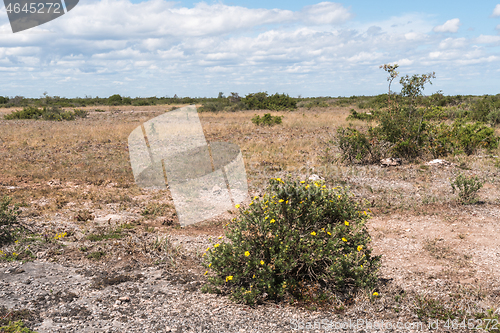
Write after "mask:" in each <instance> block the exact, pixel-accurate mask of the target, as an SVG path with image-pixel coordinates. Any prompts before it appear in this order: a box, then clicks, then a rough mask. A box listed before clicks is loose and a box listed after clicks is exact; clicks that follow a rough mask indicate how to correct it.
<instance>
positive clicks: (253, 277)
mask: <svg viewBox="0 0 500 333" xmlns="http://www.w3.org/2000/svg"><path fill="white" fill-rule="evenodd" d="M252 279H255V274H254V275H253V276H252ZM250 288H251V286H250Z"/></svg>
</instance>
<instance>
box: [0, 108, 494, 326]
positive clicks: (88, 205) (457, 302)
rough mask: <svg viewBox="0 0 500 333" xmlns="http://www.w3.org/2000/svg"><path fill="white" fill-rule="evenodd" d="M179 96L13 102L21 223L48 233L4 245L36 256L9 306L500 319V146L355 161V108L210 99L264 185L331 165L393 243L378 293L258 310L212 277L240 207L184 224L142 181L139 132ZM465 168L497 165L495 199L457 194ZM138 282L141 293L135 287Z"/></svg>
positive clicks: (224, 130) (128, 317)
mask: <svg viewBox="0 0 500 333" xmlns="http://www.w3.org/2000/svg"><path fill="white" fill-rule="evenodd" d="M172 108H175V106H171V105H169V106H164V107H162V106H143V107H136V106H111V107H107V106H106V107H100V109H102V110H104V112H95V111H94V110H95V109H96V108H95V107H87V108H84V109H86V110H88V111H89V115H88V117H87V118H83V119H77V120H75V121H66V122H49V121H42V120H37V121H35V120H3V114H6V113H9V112H11V111H12V109H0V198H1V197H3V196H4V195H8V196H10V197H11V198H12V199H13V202H15V203H18V204H20V205H21V209H22V213H21V222H22V223H23V225H25V226H26V227H27V228H28V229H30V230H31V231H32V232H33V233H34V236H32V237H25V236H21V235H19V242H17V243H13V244H10V245H6V246H5V247H4V248H2V251H3V252H4V253H13V252H16V253H17V254H18V256H17V259H24V260H34V261H35V262H34V263H30V264H24V266H26V267H27V268H26V269H25V270H24V272H20V273H19V274H16V275H13V273H12V272H13V267H17V268H19V267H22V266H21V265H20V264H19V262H20V261H19V260H17V261H16V260H10V259H9V260H8V259H5V258H3V259H0V260H1V261H0V264H2V265H3V267H2V268H1V270H0V277H1V278H2V285H0V295H1V297H0V307H1V306H2V305H4V306H7V307H9V308H12V307H14V308H16V309H24V308H26V309H29V310H31V311H32V317H30V318H26V319H25V322H27V323H29V324H30V325H34V324H37V325H38V324H40V323H42V324H41V326H40V325H38V326H34V327H35V328H36V329H37V330H38V331H39V332H56V331H57V332H94V331H96V332H100V331H102V332H107V331H110V332H111V331H119V332H122V331H123V332H136V331H137V332H138V331H142V332H169V329H170V331H172V332H181V331H183V332H184V331H189V332H198V330H197V329H199V327H201V326H199V325H201V324H202V323H204V320H208V319H207V318H210V317H213V318H219V319H220V322H219V321H217V320H218V319H212V320H211V321H210V324H209V325H208V326H207V328H206V330H203V332H216V331H219V332H221V331H223V332H235V331H240V330H243V331H245V332H250V331H251V329H254V330H255V331H259V332H273V331H276V332H289V331H293V326H292V325H291V323H290V320H292V318H296V319H298V320H299V321H304V322H307V321H312V320H319V319H323V318H326V319H328V320H337V321H343V320H349V319H352V320H357V319H364V320H372V321H374V320H384V321H390V322H397V321H401V322H403V323H405V322H416V321H419V322H420V321H421V322H423V323H425V325H424V329H423V330H414V331H415V332H417V331H428V329H427V328H426V327H428V325H429V323H432V321H433V320H436V319H439V320H441V322H440V323H439V329H438V330H431V331H433V332H436V331H438V332H440V331H443V332H444V331H450V332H451V331H453V332H457V331H467V329H464V328H463V327H459V328H458V329H456V328H455V329H453V328H451V327H450V329H448V330H447V329H446V328H445V327H444V325H445V322H446V320H447V319H449V318H451V319H457V320H458V319H459V320H460V321H462V319H464V318H465V319H467V320H468V319H473V320H475V323H476V324H477V323H479V320H480V319H482V318H488V319H492V318H493V319H494V318H497V319H496V320H498V316H499V315H500V159H499V157H498V156H499V155H500V151H499V150H497V151H495V152H493V154H487V153H480V154H479V155H472V156H465V155H458V156H450V157H449V158H447V159H446V160H447V161H449V162H451V163H453V165H452V166H428V165H426V164H425V162H426V161H421V162H420V163H413V164H408V163H406V164H403V165H401V166H395V167H388V168H384V167H381V166H379V165H354V166H346V165H342V164H340V163H339V162H338V161H337V160H336V158H335V157H336V156H337V154H338V151H337V150H336V148H335V147H334V146H333V144H332V143H331V142H330V141H331V140H332V139H333V136H334V133H335V129H336V128H337V126H339V125H342V124H347V123H348V122H347V121H346V120H345V119H346V117H347V116H348V115H349V110H350V109H351V107H327V108H324V107H323V108H311V109H305V108H298V109H297V110H295V111H292V112H271V113H272V114H273V115H283V116H284V118H283V124H282V125H278V126H273V127H259V126H256V125H254V124H253V123H252V122H251V118H252V117H253V116H254V115H255V114H259V115H261V116H262V115H263V114H264V113H268V112H269V111H239V112H220V113H209V112H205V113H200V114H199V116H200V120H201V122H202V126H203V130H204V132H205V136H206V138H207V140H208V141H210V142H215V141H226V142H232V143H235V144H237V145H239V146H240V148H241V150H242V152H243V157H244V160H245V166H246V172H247V177H248V180H249V192H250V195H251V196H254V195H259V194H262V193H264V191H265V188H266V186H267V182H268V180H269V178H272V177H281V178H286V177H287V175H291V176H292V177H297V178H300V179H306V178H307V177H309V176H310V175H312V174H317V175H319V176H321V177H323V178H324V179H325V184H326V185H327V186H328V187H334V186H338V185H342V186H345V185H347V186H349V187H350V188H351V190H352V192H353V193H354V194H355V195H356V197H358V198H359V199H360V200H362V201H363V202H364V204H365V206H366V208H367V209H370V210H371V212H372V213H371V215H372V218H371V219H370V221H369V222H368V229H369V232H370V235H371V236H372V244H371V245H372V247H373V248H374V252H375V254H381V255H382V267H381V270H380V274H379V276H380V282H379V287H378V288H377V292H378V293H379V296H378V297H376V298H373V297H372V296H371V295H369V294H365V293H359V295H357V296H356V297H354V298H353V299H346V300H344V302H343V303H339V304H337V305H335V306H332V307H329V308H316V307H315V306H314V305H308V306H306V307H296V306H295V307H294V306H290V305H286V304H279V305H278V307H277V305H276V304H273V303H268V304H263V305H259V306H256V308H253V309H251V308H248V306H242V305H238V304H234V303H231V302H229V301H228V300H227V299H226V298H224V297H221V296H216V295H206V294H201V293H200V292H199V287H200V285H201V284H202V283H203V282H204V281H205V276H204V275H203V273H204V271H205V269H204V267H203V266H202V265H201V262H202V260H203V257H202V253H203V251H204V249H205V248H206V247H207V245H209V244H210V243H211V242H210V240H209V237H211V238H216V237H218V236H222V235H223V234H224V228H223V226H224V225H225V224H226V223H227V221H229V220H230V219H231V218H233V217H234V216H235V214H236V210H234V211H232V212H227V213H225V214H223V215H221V216H219V217H217V218H215V219H213V220H210V221H206V222H203V223H200V224H197V225H192V226H188V227H186V228H180V227H178V226H177V218H176V216H175V208H174V205H173V201H172V198H171V196H170V194H169V191H168V190H164V191H163V190H143V189H140V188H138V187H137V186H136V185H135V184H134V179H133V175H132V170H131V167H130V163H129V156H128V147H127V137H128V135H129V134H130V132H131V131H132V130H133V129H135V128H136V127H137V126H139V125H140V124H141V123H142V122H144V121H147V120H149V119H151V118H154V117H156V116H158V115H160V114H162V113H164V112H165V111H170V110H172ZM352 123H354V124H356V121H354V122H352ZM496 132H497V134H500V132H499V129H498V128H497V129H496ZM459 173H464V174H466V175H477V176H479V177H480V178H481V179H482V180H484V182H485V185H484V187H483V188H482V189H481V190H480V191H479V197H480V200H481V201H480V203H479V204H476V205H459V204H458V203H457V195H456V194H453V193H452V192H451V186H450V179H453V178H455V177H456V176H457V175H458V174H459ZM61 235H63V236H61ZM58 236H59V237H58ZM56 238H57V239H56ZM28 245H29V249H28V247H27V246H28ZM10 258H12V256H11V257H10ZM34 264H36V265H40V266H29V265H34ZM42 266H43V267H42ZM33 267H35V268H36V267H39V268H36V269H35V268H33ZM37 269H39V270H40V271H43V270H47V272H51V270H53V272H58V273H57V274H53V275H55V276H57V275H59V276H60V277H64V278H61V279H62V280H67V281H66V283H69V285H67V284H65V283H64V282H61V281H62V280H61V279H60V280H57V281H59V282H60V284H59V285H58V284H57V283H58V282H57V281H56V280H54V279H55V277H54V279H49V278H47V279H46V280H44V281H43V282H40V283H38V284H37V283H35V282H36V279H35V278H34V276H35V275H36V272H37ZM7 271H8V272H9V273H6V272H7ZM30 274H31V275H30ZM47 274H48V273H47ZM50 274H52V273H50ZM30 276H31V278H32V279H31V280H30ZM69 276H72V278H69ZM39 279H40V280H41V279H42V277H41V276H40V277H39ZM72 279H73V280H74V281H76V282H78V284H72V283H73V282H72V281H73V280H72ZM24 281H30V282H29V283H24ZM68 281H69V282H68ZM76 282H75V283H76ZM16 288H17V289H16ZM44 288H45V289H47V288H48V289H50V290H51V291H50V293H48V291H47V290H45V289H44ZM148 288H149V289H148ZM58 292H59V294H58V295H59V296H57V297H55V298H54V297H52V298H50V295H51V294H52V293H54V294H57V293H58ZM93 293H94V294H93ZM63 294H64V295H69V294H71V295H74V297H73V296H72V297H66V296H61V295H63ZM153 295H154V297H153ZM45 296H48V298H47V297H45ZM124 296H127V297H129V298H130V299H129V300H122V301H119V297H124ZM40 297H41V298H43V301H41V300H40V299H41V298H40ZM117 300H118V301H119V302H116V301H117ZM96 304H97V305H96ZM203 304H207V305H206V306H204V305H203ZM181 305H182V306H181ZM60 307H65V308H66V309H77V310H75V311H69V310H68V311H67V312H64V311H63V310H62V309H61V308H60ZM178 308H179V309H180V308H182V309H184V310H176V309H178ZM154 309H161V310H158V311H154ZM214 309H216V310H217V311H219V312H224V313H223V314H221V313H219V312H217V311H216V313H214V312H211V311H215V310H214ZM222 309H223V310H222ZM150 310H153V311H152V312H157V313H152V312H151V311H150ZM495 311H496V314H494V312H495ZM228 312H229V314H228ZM231 313H234V316H232V315H231ZM1 316H2V313H0V317H1ZM495 316H496V317H495ZM235 318H236V319H235ZM248 318H254V319H255V320H254V321H252V320H249V319H248ZM181 319H183V320H184V324H185V325H187V326H189V325H191V326H190V327H191V328H186V327H185V326H182V325H184V324H181V322H182V320H181ZM113 320H115V323H114V324H113ZM162 320H163V321H162ZM233 320H234V322H233ZM494 320H495V319H494ZM116 322H118V323H116ZM84 323H86V324H84ZM224 323H226V324H227V325H226V324H224ZM82 325H83V326H82ZM113 325H114V327H115V328H116V329H115V330H112V329H111V327H112V326H113ZM225 325H226V326H225ZM84 326H85V327H84ZM181 327H184V328H183V329H184V330H182V328H181ZM197 327H198V328H197ZM497 327H498V329H497V331H495V330H493V331H492V332H498V331H499V330H500V323H499V324H498V325H497ZM320 331H321V332H323V330H320ZM352 331H353V332H355V331H356V330H352ZM370 331H371V330H370ZM379 331H380V332H385V331H386V330H379ZM387 331H389V330H387ZM401 331H405V332H406V331H408V332H409V331H411V330H401ZM478 331H482V330H478ZM490 331H491V330H490Z"/></svg>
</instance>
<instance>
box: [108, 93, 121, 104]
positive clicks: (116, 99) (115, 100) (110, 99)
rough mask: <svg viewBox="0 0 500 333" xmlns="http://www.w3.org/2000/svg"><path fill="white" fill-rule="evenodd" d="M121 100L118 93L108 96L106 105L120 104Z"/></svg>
mask: <svg viewBox="0 0 500 333" xmlns="http://www.w3.org/2000/svg"><path fill="white" fill-rule="evenodd" d="M122 102H123V101H122V97H121V96H120V95H118V94H116V95H112V96H109V97H108V105H121V104H122Z"/></svg>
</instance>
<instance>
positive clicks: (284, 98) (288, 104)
mask: <svg viewBox="0 0 500 333" xmlns="http://www.w3.org/2000/svg"><path fill="white" fill-rule="evenodd" d="M242 102H243V103H245V104H246V105H247V107H248V109H250V110H274V111H282V110H295V109H296V108H297V101H296V100H295V99H294V98H292V97H290V96H288V95H285V94H278V93H276V94H274V95H270V96H269V95H268V94H267V92H259V93H255V94H248V95H246V96H245V98H243V99H242Z"/></svg>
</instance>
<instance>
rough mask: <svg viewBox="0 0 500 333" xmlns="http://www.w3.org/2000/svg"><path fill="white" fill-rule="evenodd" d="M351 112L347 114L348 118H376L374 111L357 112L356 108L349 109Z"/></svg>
mask: <svg viewBox="0 0 500 333" xmlns="http://www.w3.org/2000/svg"><path fill="white" fill-rule="evenodd" d="M349 112H350V113H351V114H350V115H349V116H347V118H346V119H347V120H354V119H357V120H373V119H375V118H376V117H375V115H374V114H373V113H365V112H357V111H356V110H354V109H351V110H350V111H349Z"/></svg>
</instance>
